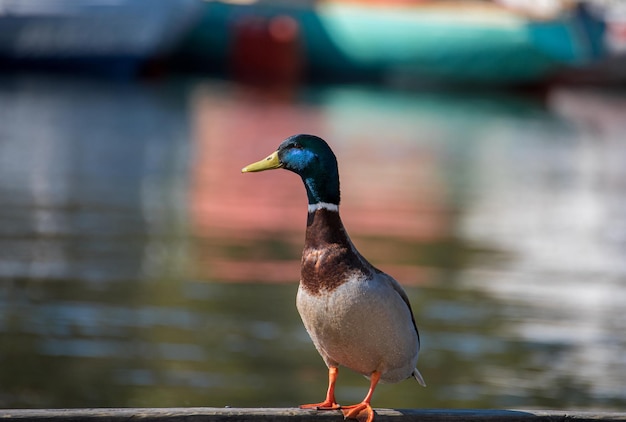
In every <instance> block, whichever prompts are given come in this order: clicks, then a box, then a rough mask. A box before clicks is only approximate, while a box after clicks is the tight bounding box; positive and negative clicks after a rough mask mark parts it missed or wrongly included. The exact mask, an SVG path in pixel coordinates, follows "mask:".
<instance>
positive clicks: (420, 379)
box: [412, 368, 426, 387]
mask: <svg viewBox="0 0 626 422" xmlns="http://www.w3.org/2000/svg"><path fill="white" fill-rule="evenodd" d="M412 375H413V376H414V377H415V379H416V380H417V382H419V383H420V385H421V386H422V387H426V382H425V381H424V377H422V374H420V371H418V370H417V368H415V370H414V371H413V374H412Z"/></svg>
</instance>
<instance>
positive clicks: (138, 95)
mask: <svg viewBox="0 0 626 422" xmlns="http://www.w3.org/2000/svg"><path fill="white" fill-rule="evenodd" d="M623 98H624V97H623V96H619V95H615V94H613V95H611V96H610V97H608V98H607V97H606V96H605V95H603V94H602V93H598V92H597V91H595V92H594V91H572V90H565V89H563V90H555V91H553V92H551V93H550V94H549V96H548V99H547V102H545V103H543V104H542V103H539V102H537V101H533V100H528V99H522V98H515V97H506V96H499V95H480V96H479V95H452V94H441V93H438V94H434V93H403V92H398V91H386V90H381V89H374V88H367V89H365V88H357V87H328V88H317V89H310V90H303V91H301V92H297V93H291V94H290V96H280V97H276V96H271V95H267V93H263V92H258V91H254V90H250V89H243V88H241V87H237V86H232V85H230V84H227V83H223V82H217V81H206V80H203V81H190V80H184V81H167V82H161V83H159V84H146V85H141V84H140V85H134V84H128V85H124V84H116V83H110V82H103V81H91V80H67V79H47V78H41V77H12V78H9V77H5V78H4V79H2V80H1V81H0V117H1V119H2V122H3V124H2V125H1V126H0V201H1V202H2V204H3V205H2V207H0V362H1V364H0V406H3V407H11V406H24V407H37V406H41V407H65V406H225V405H230V406H293V405H296V404H298V403H304V402H310V401H314V400H318V399H321V395H322V394H323V392H324V390H325V383H326V376H325V370H324V367H323V363H322V361H321V359H320V358H319V356H318V355H317V353H316V352H315V350H314V348H313V346H312V345H311V343H310V341H309V340H308V338H307V335H306V333H305V332H304V329H303V328H302V325H301V323H300V321H299V317H298V315H297V313H296V310H295V306H294V300H295V299H294V298H295V291H296V288H297V287H296V284H295V279H297V273H298V260H299V255H300V248H301V244H302V238H303V230H304V221H305V203H306V202H305V201H306V199H305V195H304V192H303V190H302V187H301V185H300V181H299V180H298V179H297V177H295V176H293V175H291V174H288V173H285V172H269V173H261V174H259V175H257V176H255V177H246V176H241V175H240V174H239V170H240V168H241V166H242V165H243V164H245V163H248V162H251V161H253V160H256V159H258V158H259V157H263V156H265V155H266V154H267V153H269V152H270V151H271V150H273V149H274V148H275V147H276V145H277V144H278V142H279V141H280V140H281V139H283V138H284V137H286V136H288V135H290V134H293V133H297V132H313V133H317V134H319V135H321V136H323V137H325V138H327V139H328V140H330V141H331V143H333V146H334V148H335V150H336V153H337V155H338V157H339V163H340V172H341V175H342V188H343V192H344V194H343V201H344V202H343V205H342V213H343V215H344V220H345V223H346V226H347V228H348V230H349V231H350V233H351V235H352V237H353V240H354V241H355V243H357V245H358V246H359V248H360V249H361V250H362V252H363V253H364V254H365V255H366V256H368V257H369V258H370V259H371V260H372V261H373V263H374V264H376V265H377V266H380V267H382V268H383V269H385V270H387V271H389V272H390V273H392V274H394V275H396V276H397V278H398V279H400V281H402V282H403V284H405V285H407V286H408V288H407V289H408V294H409V296H410V297H411V300H412V302H413V303H414V308H415V309H416V311H417V314H418V315H417V319H418V321H419V322H420V327H421V329H422V332H423V337H424V343H425V346H424V353H423V354H422V355H421V357H420V359H421V363H420V368H421V369H423V371H422V372H423V373H424V376H425V377H426V378H427V380H428V381H429V387H428V388H427V389H422V388H418V386H417V384H416V383H411V382H409V381H407V382H404V383H400V384H398V385H392V386H390V385H383V386H381V387H380V389H379V390H378V391H377V395H376V403H375V404H376V405H377V406H381V407H516V408H522V407H550V408H566V407H577V408H580V407H585V408H589V407H594V408H613V409H618V408H620V407H623V406H624V405H625V404H626V391H625V390H624V388H623V382H622V380H623V379H624V378H625V377H626V361H624V359H623V356H624V350H625V349H626V335H625V334H624V333H626V319H625V317H624V316H623V315H622V312H620V310H621V309H622V308H623V305H622V304H623V303H624V302H625V299H626V297H625V296H626V286H625V284H624V280H625V279H626V278H625V277H624V275H625V273H626V265H625V264H624V261H623V259H622V258H621V257H622V256H623V251H624V240H625V239H626V231H625V229H626V225H625V224H624V218H623V213H622V210H623V201H621V199H620V198H622V197H623V194H624V192H623V190H624V185H623V183H621V180H623V179H624V176H626V175H625V174H624V171H625V170H624V169H626V166H625V165H624V164H626V163H624V161H625V159H626V156H625V155H624V148H623V146H622V144H623V142H622V140H621V137H620V134H622V133H623V131H624V129H626V128H624V124H625V123H624V122H626V119H624V118H622V117H623V116H624V115H625V114H624V110H625V109H626V102H624V99H623ZM606 107H608V110H605V108H606ZM366 387H367V382H366V381H365V380H364V379H362V378H361V377H360V376H357V375H354V374H351V373H349V371H347V370H346V371H343V372H342V376H341V382H340V385H339V387H338V392H337V394H338V398H339V399H340V401H342V402H353V401H357V400H359V399H360V398H361V397H362V395H363V393H364V392H365V390H366Z"/></svg>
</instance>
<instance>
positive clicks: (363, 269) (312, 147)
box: [241, 135, 426, 422]
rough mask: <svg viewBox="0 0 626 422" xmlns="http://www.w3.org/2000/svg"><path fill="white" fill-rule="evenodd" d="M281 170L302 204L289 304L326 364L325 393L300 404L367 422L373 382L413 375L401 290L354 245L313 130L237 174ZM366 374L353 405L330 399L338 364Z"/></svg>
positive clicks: (412, 344) (414, 349)
mask: <svg viewBox="0 0 626 422" xmlns="http://www.w3.org/2000/svg"><path fill="white" fill-rule="evenodd" d="M279 168H283V169H285V170H289V171H292V172H294V173H296V174H298V175H299V176H300V177H301V178H302V181H303V182H304V186H305V188H306V194H307V197H308V202H309V207H308V208H309V209H308V218H307V228H306V237H305V242H304V250H303V252H302V264H301V277H300V286H299V288H298V294H297V297H296V306H297V308H298V312H299V313H300V317H301V318H302V322H303V323H304V326H305V328H306V330H307V332H308V333H309V336H310V337H311V340H313V343H314V344H315V347H316V348H317V351H318V352H319V354H320V355H321V356H322V359H323V360H324V362H325V363H326V366H327V367H328V380H329V382H328V390H327V393H326V399H325V400H324V401H322V402H320V403H312V404H304V405H302V406H300V407H301V408H316V409H320V410H330V409H341V410H342V412H343V414H344V416H345V417H346V418H351V419H358V420H360V421H367V422H371V421H373V420H374V411H373V409H372V407H371V404H370V402H371V399H372V395H373V394H374V389H375V388H376V385H377V384H378V382H379V381H380V382H388V383H395V382H399V381H402V380H404V379H407V378H410V377H414V378H415V379H416V380H417V381H418V382H419V383H420V384H421V385H423V386H425V385H426V384H425V383H424V379H423V378H422V375H421V374H420V373H419V371H418V370H417V368H416V364H417V354H418V352H419V348H420V339H419V334H418V331H417V326H416V325H415V319H414V317H413V311H412V310H411V305H410V303H409V299H408V298H407V295H406V293H405V291H404V290H403V289H402V287H401V286H400V284H399V283H398V282H397V281H396V280H394V279H393V278H392V277H391V276H389V275H387V274H385V273H384V272H382V271H380V270H379V269H377V268H375V267H374V266H372V265H371V264H370V263H369V262H368V261H367V260H366V259H365V258H364V257H363V256H362V255H361V254H360V253H359V252H358V251H357V250H356V248H355V247H354V245H353V244H352V241H351V240H350V238H349V237H348V233H347V232H346V229H345V228H344V226H343V223H342V222H341V218H340V216H339V199H340V194H339V171H338V168H337V159H336V157H335V154H334V153H333V151H332V150H331V149H330V147H329V146H328V144H327V143H326V142H325V141H324V140H323V139H321V138H319V137H317V136H313V135H295V136H292V137H290V138H287V139H286V140H285V141H283V142H282V143H281V144H280V146H279V147H278V149H277V150H276V151H275V152H273V153H272V154H271V155H269V156H268V157H267V158H265V159H263V160H261V161H258V162H255V163H253V164H250V165H248V166H246V167H244V168H243V169H242V170H241V171H242V173H249V172H258V171H264V170H271V169H279ZM340 366H344V367H347V368H350V369H352V370H353V371H356V372H358V373H360V374H363V375H364V376H365V377H367V378H369V380H370V387H369V391H368V392H367V395H366V396H365V398H364V399H363V401H362V402H361V403H358V404H355V405H352V406H340V405H339V404H337V401H336V400H335V382H336V380H337V375H338V372H339V367H340Z"/></svg>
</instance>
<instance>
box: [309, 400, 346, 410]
mask: <svg viewBox="0 0 626 422" xmlns="http://www.w3.org/2000/svg"><path fill="white" fill-rule="evenodd" d="M339 408H341V406H339V405H338V404H337V403H335V402H334V401H332V400H331V401H328V400H324V401H323V402H320V403H311V404H301V405H300V409H317V410H337V409H339Z"/></svg>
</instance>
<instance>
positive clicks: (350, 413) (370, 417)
mask: <svg viewBox="0 0 626 422" xmlns="http://www.w3.org/2000/svg"><path fill="white" fill-rule="evenodd" d="M379 380H380V373H379V372H378V371H374V372H372V375H371V376H370V389H369V391H368V392H367V395H366V396H365V398H364V399H363V401H362V402H361V403H359V404H353V405H352V406H343V407H342V408H341V412H342V413H343V416H344V418H346V419H356V420H358V421H359V422H373V421H374V409H372V406H371V405H370V402H371V401H372V396H373V395H374V390H375V389H376V384H378V381H379Z"/></svg>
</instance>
